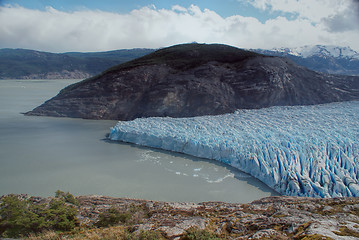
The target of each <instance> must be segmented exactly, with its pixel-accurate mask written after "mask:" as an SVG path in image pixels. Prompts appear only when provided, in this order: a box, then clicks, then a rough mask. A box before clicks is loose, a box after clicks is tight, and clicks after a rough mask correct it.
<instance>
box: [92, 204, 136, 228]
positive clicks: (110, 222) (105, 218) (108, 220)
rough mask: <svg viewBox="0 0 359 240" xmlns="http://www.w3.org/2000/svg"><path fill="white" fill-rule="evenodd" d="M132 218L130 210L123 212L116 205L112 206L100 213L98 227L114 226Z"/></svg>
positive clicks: (96, 224)
mask: <svg viewBox="0 0 359 240" xmlns="http://www.w3.org/2000/svg"><path fill="white" fill-rule="evenodd" d="M130 218H131V214H130V213H129V212H121V211H119V210H118V209H116V208H115V207H111V208H109V209H107V210H106V211H104V212H102V213H100V214H99V217H98V221H97V222H96V223H95V226H97V227H108V226H114V225H116V224H119V223H127V222H128V221H129V220H130Z"/></svg>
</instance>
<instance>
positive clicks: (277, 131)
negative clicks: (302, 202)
mask: <svg viewBox="0 0 359 240" xmlns="http://www.w3.org/2000/svg"><path fill="white" fill-rule="evenodd" d="M358 120H359V101H351V102H340V103H330V104H321V105H311V106H290V107H288V106H276V107H270V108H264V109H253V110H237V111H236V112H234V113H231V114H225V115H217V116H201V117H191V118H170V117H150V118H138V119H135V120H133V121H128V122H127V121H120V122H118V123H117V125H116V126H114V127H113V128H111V131H110V134H109V139H111V140H116V141H123V142H129V143H134V144H138V145H143V146H148V147H153V148H160V149H165V150H170V151H175V152H181V153H185V154H189V155H193V156H197V157H202V158H208V159H215V160H218V161H221V162H223V163H226V164H229V165H231V166H233V167H235V168H238V169H240V170H242V171H244V172H246V173H249V174H250V175H252V176H254V177H256V178H258V179H259V180H261V181H262V182H264V183H265V184H267V185H268V186H269V187H271V188H273V189H274V190H276V191H277V192H279V193H280V194H283V195H290V196H306V197H344V196H345V197H351V196H354V197H357V196H359V182H358V179H359V163H358V161H359V121H358Z"/></svg>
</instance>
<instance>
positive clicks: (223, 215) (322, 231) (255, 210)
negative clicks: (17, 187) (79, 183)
mask: <svg viewBox="0 0 359 240" xmlns="http://www.w3.org/2000/svg"><path fill="white" fill-rule="evenodd" d="M21 197H22V198H24V199H30V200H31V201H33V202H36V203H44V202H48V201H50V199H51V198H38V197H30V196H26V195H25V196H21ZM76 199H77V200H78V201H79V206H76V207H77V208H78V215H77V218H78V219H79V221H80V225H81V226H90V225H92V224H93V223H96V222H97V221H98V219H99V216H100V215H101V214H103V213H104V212H105V211H108V209H110V208H112V209H113V208H115V209H117V210H119V211H121V212H129V211H130V212H131V219H132V222H133V224H129V225H126V227H127V228H128V229H129V231H131V232H136V231H141V230H145V231H148V230H155V231H159V232H161V233H162V235H163V236H164V237H165V238H166V239H180V238H181V237H182V236H183V235H184V234H185V233H186V230H188V229H190V228H193V227H195V228H198V229H206V230H207V231H209V232H212V233H214V234H216V235H217V236H218V238H220V239H359V198H334V199H318V198H299V197H284V196H280V197H268V198H263V199H260V200H257V201H254V202H252V203H250V204H232V203H223V202H205V203H198V204H196V203H174V202H173V203H169V202H158V201H147V200H133V199H124V198H113V197H105V196H80V197H77V198H76Z"/></svg>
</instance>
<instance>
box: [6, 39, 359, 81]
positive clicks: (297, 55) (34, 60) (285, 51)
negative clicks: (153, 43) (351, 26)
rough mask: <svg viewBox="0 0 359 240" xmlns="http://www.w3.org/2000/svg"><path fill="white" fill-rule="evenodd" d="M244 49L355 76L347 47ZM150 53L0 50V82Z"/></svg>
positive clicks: (358, 64) (95, 70) (98, 67)
mask: <svg viewBox="0 0 359 240" xmlns="http://www.w3.org/2000/svg"><path fill="white" fill-rule="evenodd" d="M248 50H249V51H254V52H257V53H261V54H265V55H272V56H282V57H287V58H289V59H291V60H292V61H294V62H296V63H297V64H299V65H302V66H305V67H307V68H309V69H311V70H314V71H319V72H324V73H330V74H341V75H353V76H359V53H358V52H356V51H354V50H352V49H351V48H349V47H338V46H324V45H315V46H303V47H297V48H276V49H272V50H266V49H248ZM154 51H155V49H147V48H134V49H120V50H113V51H106V52H87V53H83V52H67V53H49V52H42V51H36V50H29V49H10V48H4V49H0V79H83V78H88V77H92V76H95V75H97V74H100V73H101V72H103V71H105V70H107V69H108V68H111V67H114V66H116V65H118V64H121V63H124V62H127V61H130V60H133V59H136V58H138V57H142V56H144V55H146V54H149V53H151V52H154Z"/></svg>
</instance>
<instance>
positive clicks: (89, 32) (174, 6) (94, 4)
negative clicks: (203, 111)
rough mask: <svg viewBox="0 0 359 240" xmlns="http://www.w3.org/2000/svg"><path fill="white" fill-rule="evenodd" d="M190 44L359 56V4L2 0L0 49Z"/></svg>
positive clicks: (329, 0) (343, 0)
mask: <svg viewBox="0 0 359 240" xmlns="http://www.w3.org/2000/svg"><path fill="white" fill-rule="evenodd" d="M188 42H199V43H223V44H229V45H232V46H236V47H240V48H264V49H272V48H278V47H301V46H304V45H316V44H320V45H335V46H348V47H351V48H352V49H354V50H356V51H358V52H359V0H181V1H179V0H131V1H123V0H0V48H26V49H35V50H40V51H49V52H73V51H77V52H95V51H109V50H116V49H129V48H160V47H166V46H171V45H174V44H180V43H188Z"/></svg>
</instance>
